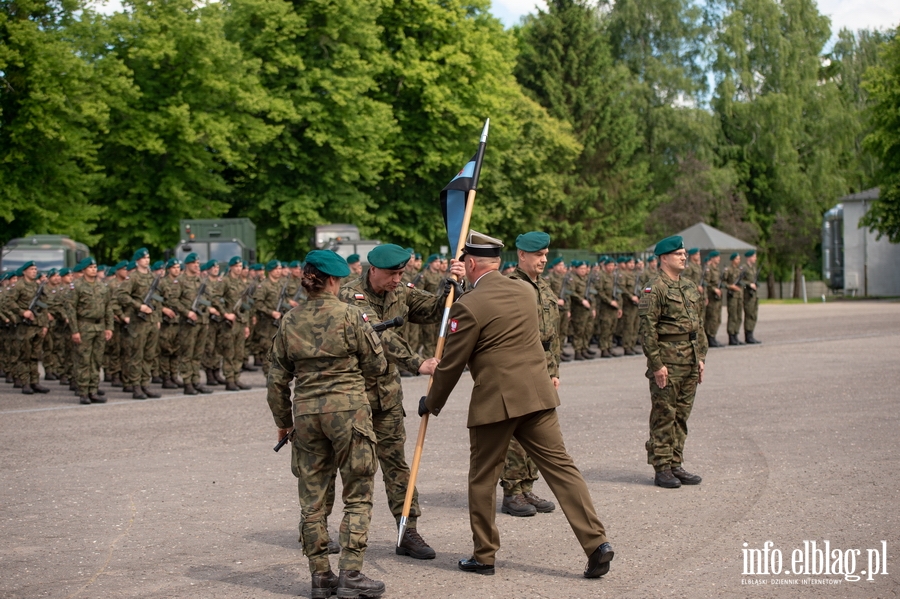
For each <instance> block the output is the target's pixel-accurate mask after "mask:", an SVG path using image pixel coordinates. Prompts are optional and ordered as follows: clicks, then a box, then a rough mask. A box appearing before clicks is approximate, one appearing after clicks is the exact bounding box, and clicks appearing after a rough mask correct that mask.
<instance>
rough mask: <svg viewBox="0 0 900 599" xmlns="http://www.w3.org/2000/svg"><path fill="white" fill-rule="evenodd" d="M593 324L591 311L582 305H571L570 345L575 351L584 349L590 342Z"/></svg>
mask: <svg viewBox="0 0 900 599" xmlns="http://www.w3.org/2000/svg"><path fill="white" fill-rule="evenodd" d="M593 330H594V326H593V320H592V319H591V311H590V310H588V309H587V308H585V307H584V306H582V305H578V304H576V305H573V306H572V337H573V338H572V346H573V347H574V348H575V351H576V352H580V351H584V350H586V349H587V348H588V344H589V343H590V342H591V334H592V333H593Z"/></svg>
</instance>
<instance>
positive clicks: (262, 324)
mask: <svg viewBox="0 0 900 599" xmlns="http://www.w3.org/2000/svg"><path fill="white" fill-rule="evenodd" d="M279 322H280V321H279ZM256 330H257V334H258V335H259V342H258V343H259V345H258V346H257V348H258V349H257V354H256V355H257V356H262V369H263V374H265V375H266V376H268V375H269V352H271V351H272V339H274V338H275V333H277V332H278V325H277V324H275V322H274V321H273V320H272V319H271V318H262V320H260V321H259V322H257V323H256Z"/></svg>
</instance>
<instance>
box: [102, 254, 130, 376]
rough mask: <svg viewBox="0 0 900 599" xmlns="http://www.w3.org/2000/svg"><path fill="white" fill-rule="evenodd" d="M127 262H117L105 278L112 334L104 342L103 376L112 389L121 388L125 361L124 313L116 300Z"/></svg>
mask: <svg viewBox="0 0 900 599" xmlns="http://www.w3.org/2000/svg"><path fill="white" fill-rule="evenodd" d="M127 267H128V262H127V261H125V260H122V261H120V262H117V263H116V264H115V266H112V267H110V268H111V269H112V276H109V277H107V278H106V281H105V282H106V286H107V287H109V290H110V300H111V301H110V305H111V309H112V312H113V334H112V338H111V339H110V340H109V341H107V342H106V349H105V353H106V366H105V367H104V374H107V373H108V374H109V376H110V384H111V385H112V386H113V387H122V386H123V385H124V383H123V382H122V367H123V364H124V361H125V357H124V356H123V347H124V343H123V337H124V325H125V323H124V321H123V320H122V317H123V316H124V312H123V311H122V306H121V304H119V301H118V299H117V297H118V292H119V287H120V286H121V285H122V283H123V282H124V281H125V280H127V279H128V269H127Z"/></svg>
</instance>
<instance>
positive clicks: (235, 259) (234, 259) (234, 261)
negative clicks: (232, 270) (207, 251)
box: [228, 256, 243, 266]
mask: <svg viewBox="0 0 900 599" xmlns="http://www.w3.org/2000/svg"><path fill="white" fill-rule="evenodd" d="M235 264H243V262H242V261H241V257H240V256H232V257H231V260H229V261H228V266H234V265H235Z"/></svg>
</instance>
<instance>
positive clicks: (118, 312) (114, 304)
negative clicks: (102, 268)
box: [103, 276, 124, 322]
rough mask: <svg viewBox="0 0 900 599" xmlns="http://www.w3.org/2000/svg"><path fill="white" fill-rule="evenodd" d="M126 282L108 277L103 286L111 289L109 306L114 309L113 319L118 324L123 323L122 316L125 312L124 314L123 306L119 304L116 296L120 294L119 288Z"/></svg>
mask: <svg viewBox="0 0 900 599" xmlns="http://www.w3.org/2000/svg"><path fill="white" fill-rule="evenodd" d="M123 282H124V280H119V277H115V276H114V277H107V278H106V279H104V280H103V284H104V285H106V287H107V288H108V289H109V304H110V308H111V309H112V313H113V318H114V319H115V321H116V322H122V316H123V315H124V312H122V305H121V304H119V302H118V300H117V299H116V295H117V294H118V292H119V287H121V286H122V283H123Z"/></svg>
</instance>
